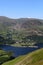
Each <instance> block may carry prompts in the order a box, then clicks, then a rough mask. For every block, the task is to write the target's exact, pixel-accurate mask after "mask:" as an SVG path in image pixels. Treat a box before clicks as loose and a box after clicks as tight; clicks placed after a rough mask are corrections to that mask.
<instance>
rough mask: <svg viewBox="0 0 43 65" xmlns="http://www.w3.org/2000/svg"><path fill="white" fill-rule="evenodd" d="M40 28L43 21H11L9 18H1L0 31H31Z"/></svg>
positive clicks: (23, 19)
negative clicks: (8, 29)
mask: <svg viewBox="0 0 43 65" xmlns="http://www.w3.org/2000/svg"><path fill="white" fill-rule="evenodd" d="M38 26H43V20H41V19H34V18H20V19H11V18H8V17H4V16H0V30H2V29H5V28H6V29H7V28H10V29H17V30H22V29H23V30H24V29H26V30H31V29H37V27H38ZM37 30H38V29H37Z"/></svg>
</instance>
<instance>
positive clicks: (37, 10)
mask: <svg viewBox="0 0 43 65" xmlns="http://www.w3.org/2000/svg"><path fill="white" fill-rule="evenodd" d="M0 16H7V17H9V18H40V19H43V0H0Z"/></svg>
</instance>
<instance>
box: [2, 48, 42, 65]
mask: <svg viewBox="0 0 43 65" xmlns="http://www.w3.org/2000/svg"><path fill="white" fill-rule="evenodd" d="M36 64H37V65H39V64H40V65H43V48H42V49H39V50H36V51H34V52H32V53H29V54H27V55H24V56H21V57H18V58H16V59H14V60H12V61H9V62H6V63H4V64H2V65H36Z"/></svg>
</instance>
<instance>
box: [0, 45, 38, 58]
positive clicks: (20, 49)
mask: <svg viewBox="0 0 43 65" xmlns="http://www.w3.org/2000/svg"><path fill="white" fill-rule="evenodd" d="M0 48H1V49H2V50H5V51H12V52H13V56H14V57H18V56H20V55H25V54H27V53H29V52H32V51H34V50H36V49H39V48H31V47H13V46H10V45H0Z"/></svg>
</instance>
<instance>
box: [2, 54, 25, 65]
mask: <svg viewBox="0 0 43 65" xmlns="http://www.w3.org/2000/svg"><path fill="white" fill-rule="evenodd" d="M24 57H25V55H24V56H20V57H17V58H16V59H14V60H12V61H9V62H6V63H4V64H2V65H14V64H16V63H17V62H19V61H21V60H22V59H24Z"/></svg>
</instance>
